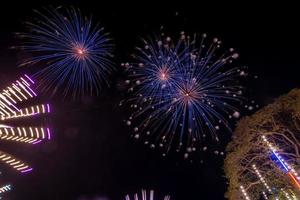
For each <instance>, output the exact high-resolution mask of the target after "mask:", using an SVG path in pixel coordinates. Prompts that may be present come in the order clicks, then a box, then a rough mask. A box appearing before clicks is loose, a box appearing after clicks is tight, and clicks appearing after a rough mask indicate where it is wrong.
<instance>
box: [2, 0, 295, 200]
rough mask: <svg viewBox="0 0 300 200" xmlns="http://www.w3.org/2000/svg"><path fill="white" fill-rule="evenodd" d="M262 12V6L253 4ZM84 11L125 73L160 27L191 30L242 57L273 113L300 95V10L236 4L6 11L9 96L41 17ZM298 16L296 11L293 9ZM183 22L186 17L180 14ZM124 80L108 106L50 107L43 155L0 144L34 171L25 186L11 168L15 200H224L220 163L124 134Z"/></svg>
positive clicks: (91, 4)
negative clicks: (142, 42) (132, 196)
mask: <svg viewBox="0 0 300 200" xmlns="http://www.w3.org/2000/svg"><path fill="white" fill-rule="evenodd" d="M251 2H253V1H251ZM49 5H53V6H58V5H63V6H74V7H79V8H80V9H81V10H82V12H83V13H84V14H85V15H89V14H92V15H93V18H94V21H99V22H100V24H101V25H103V26H104V27H105V28H106V30H107V31H109V32H110V33H111V36H112V37H113V38H114V40H115V43H116V66H117V67H118V66H119V64H120V63H121V62H125V61H127V60H128V59H129V58H130V54H131V53H132V52H133V51H134V46H135V45H136V44H137V43H138V41H139V38H140V37H143V36H145V35H148V34H153V33H158V32H159V28H160V26H164V27H165V28H166V30H167V31H168V32H171V33H173V34H174V35H176V34H177V33H179V32H180V31H182V30H184V31H186V32H188V33H191V32H200V33H203V32H206V33H208V34H209V35H210V36H216V37H219V38H221V39H222V40H223V43H224V45H225V47H228V48H229V47H234V48H235V49H237V50H238V52H239V53H240V59H239V63H240V64H241V65H246V66H248V67H249V70H250V72H251V73H252V74H255V75H258V79H257V80H256V81H253V80H251V81H250V82H249V83H247V86H248V89H249V91H250V93H251V94H252V96H251V98H252V99H255V100H256V101H257V102H259V104H260V105H262V106H263V105H266V104H268V103H270V102H272V100H273V99H274V98H276V97H277V96H279V95H281V94H284V93H287V92H288V91H289V90H291V89H292V88H295V87H299V85H300V79H299V66H300V60H299V58H300V56H299V52H300V51H299V44H300V39H299V33H300V31H299V25H300V23H299V19H300V16H299V15H300V14H299V11H297V10H295V9H296V7H297V6H295V5H281V4H280V5H279V4H278V5H275V4H274V3H272V4H266V5H262V4H261V3H254V2H253V3H246V2H243V3H239V4H235V3H229V4H228V3H227V4H222V5H221V4H219V3H218V2H217V1H210V2H209V3H207V2H206V3H204V2H201V1H194V2H193V1H182V2H171V1H170V2H163V1H158V2H154V1H140V2H139V3H134V2H128V1H126V2H122V3H119V2H117V1H110V2H106V1H102V0H97V1H91V0H83V1H79V0H78V1H56V0H55V1H50V0H49V1H37V2H34V1H32V0H28V1H24V2H23V3H20V2H16V1H6V2H5V4H4V2H3V3H1V7H0V27H1V28H0V66H1V73H0V84H1V87H2V86H5V85H6V83H7V81H12V80H14V79H16V78H17V77H18V75H19V74H21V73H22V72H24V71H26V70H29V69H24V68H23V69H20V68H17V63H18V58H19V53H18V52H16V51H14V50H10V49H9V47H10V46H13V45H15V44H16V43H17V41H16V38H15V37H14V35H13V33H14V32H18V31H22V30H24V29H23V24H22V23H23V22H24V21H25V20H26V19H29V18H30V17H31V16H32V10H33V9H40V8H41V7H43V6H49ZM294 8H295V9H294ZM176 13H178V14H176ZM122 78H123V77H122V75H121V70H119V71H118V72H117V73H115V75H113V76H112V77H111V86H110V88H108V89H105V90H104V91H103V93H102V95H101V96H100V97H97V98H85V99H83V100H82V101H80V102H69V101H66V100H65V101H63V100H60V99H59V97H56V98H52V99H51V98H49V97H46V96H44V97H42V98H44V99H46V100H47V101H48V102H50V103H52V104H53V109H54V112H53V114H52V117H51V126H52V127H51V128H52V130H53V134H54V138H53V140H52V141H51V142H49V144H43V145H39V146H35V147H31V146H26V145H24V146H23V145H19V146H15V145H12V144H6V143H3V142H1V144H0V145H1V149H4V150H7V151H8V152H15V155H17V156H18V157H19V158H22V159H24V160H26V161H28V162H29V163H31V164H32V165H33V167H34V168H35V170H34V172H33V173H32V174H30V175H27V176H19V175H17V174H16V173H15V172H13V171H10V170H9V169H6V168H2V167H1V169H2V175H1V176H2V177H0V183H1V184H4V183H5V181H8V182H10V183H12V184H13V186H14V189H13V191H12V192H10V193H9V195H7V197H6V199H17V200H19V199H22V200H23V199H26V200H27V199H28V200H35V199H37V200H41V199H43V200H48V199H49V200H50V199H51V200H53V199H63V200H68V199H71V200H73V199H75V200H77V199H78V200H79V199H89V200H90V199H91V200H93V199H96V197H101V196H102V197H108V199H110V200H118V199H123V196H124V195H125V194H127V193H134V192H136V191H139V190H140V189H141V188H147V189H155V190H157V191H159V193H160V194H170V195H171V196H172V197H173V199H174V200H187V199H189V200H199V199H202V200H206V199H207V200H211V199H217V200H219V199H220V200H221V199H223V196H224V192H225V190H226V181H225V179H224V177H223V173H222V162H220V160H218V159H216V158H215V157H209V158H208V159H207V161H206V162H205V163H204V164H203V165H200V164H199V163H194V164H190V163H186V162H184V161H179V160H178V161H176V160H174V159H171V158H167V159H163V158H162V157H161V156H160V154H159V153H158V152H153V151H152V150H149V149H148V148H146V147H144V146H143V145H140V144H139V143H136V142H135V141H133V140H132V139H131V138H130V132H129V130H128V129H127V127H126V126H124V124H123V121H122V120H123V119H124V118H125V116H126V110H124V109H122V108H119V106H118V103H119V101H120V100H121V99H122V94H123V92H124V91H123V90H121V89H120V87H119V86H118V85H119V84H120V82H121V80H122Z"/></svg>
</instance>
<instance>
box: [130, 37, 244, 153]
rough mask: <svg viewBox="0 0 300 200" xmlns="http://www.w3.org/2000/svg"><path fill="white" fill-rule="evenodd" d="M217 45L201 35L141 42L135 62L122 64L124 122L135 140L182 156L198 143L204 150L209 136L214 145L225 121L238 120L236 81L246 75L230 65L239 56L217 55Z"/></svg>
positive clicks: (191, 150)
mask: <svg viewBox="0 0 300 200" xmlns="http://www.w3.org/2000/svg"><path fill="white" fill-rule="evenodd" d="M220 45H221V41H220V40H218V39H216V38H215V39H213V41H212V43H208V42H206V35H205V34H204V35H202V37H198V36H193V37H189V36H186V35H185V34H184V33H182V34H181V36H180V39H179V41H178V42H173V41H172V39H171V38H170V37H163V36H162V37H159V38H155V39H154V40H149V41H144V47H143V48H138V53H137V54H136V55H135V59H136V60H137V61H138V62H137V63H136V64H135V63H134V64H124V66H125V68H126V70H127V71H128V73H129V79H128V80H126V84H128V85H129V86H130V89H129V91H130V92H131V98H130V99H129V102H130V108H131V109H132V110H133V111H132V115H131V116H130V117H129V119H128V120H127V121H126V123H127V125H129V126H132V127H133V131H134V132H135V134H134V137H135V138H137V139H138V138H140V137H143V138H145V144H147V145H150V147H152V148H155V147H156V146H159V147H160V148H162V149H164V150H165V151H164V152H169V151H170V149H172V146H175V149H176V151H181V150H184V152H185V154H184V156H185V157H187V156H188V155H189V153H190V152H193V151H196V149H197V147H198V146H199V145H200V144H202V149H203V150H206V148H207V147H206V146H205V143H204V141H205V139H206V137H207V136H208V135H209V136H211V137H210V138H212V139H214V140H216V141H218V140H219V137H218V134H217V132H218V131H219V129H220V128H221V127H225V128H226V129H229V130H230V126H229V122H228V118H232V117H239V111H238V109H237V108H236V105H239V104H240V102H241V99H242V98H241V95H242V87H241V86H240V85H239V83H238V79H239V77H240V76H244V75H245V72H244V71H242V70H241V69H239V68H237V67H230V65H229V64H231V63H232V61H233V60H235V59H236V58H237V57H238V54H237V53H236V52H235V51H234V50H233V49H229V50H228V51H226V52H225V53H223V54H220V53H218V52H219V51H217V50H218V49H219V48H220ZM207 133H210V134H207ZM164 155H165V153H164Z"/></svg>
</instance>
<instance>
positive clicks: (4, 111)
mask: <svg viewBox="0 0 300 200" xmlns="http://www.w3.org/2000/svg"><path fill="white" fill-rule="evenodd" d="M33 85H34V81H33V80H32V79H31V78H30V77H28V76H27V75H24V76H23V77H21V78H20V79H19V80H17V81H15V82H14V83H13V84H11V85H10V86H8V87H6V88H5V89H4V90H3V91H2V92H1V93H0V140H2V141H9V142H14V143H27V144H37V143H40V142H42V141H44V140H50V130H49V128H46V127H40V126H27V125H26V126H23V125H24V122H26V121H29V120H30V119H34V121H38V118H37V117H38V116H39V115H44V114H47V113H49V112H50V106H49V104H40V105H33V106H28V103H29V102H30V100H31V99H34V98H35V97H36V96H37V94H36V93H35V92H34V90H33V89H32V86H33ZM0 162H2V163H3V164H5V165H7V166H9V167H11V168H12V169H14V170H16V171H18V172H21V173H26V172H30V171H31V170H32V168H31V167H30V166H29V165H28V164H26V163H25V162H23V161H21V160H19V159H17V158H15V157H14V156H12V155H10V154H8V153H5V152H3V151H0Z"/></svg>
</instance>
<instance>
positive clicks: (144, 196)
mask: <svg viewBox="0 0 300 200" xmlns="http://www.w3.org/2000/svg"><path fill="white" fill-rule="evenodd" d="M125 200H131V198H130V196H129V195H127V196H126V197H125ZM132 200H155V198H154V191H153V190H150V192H149V193H148V192H147V191H146V190H142V193H141V194H140V195H139V194H135V195H134V196H133V199H132ZM163 200H170V196H165V197H164V198H163Z"/></svg>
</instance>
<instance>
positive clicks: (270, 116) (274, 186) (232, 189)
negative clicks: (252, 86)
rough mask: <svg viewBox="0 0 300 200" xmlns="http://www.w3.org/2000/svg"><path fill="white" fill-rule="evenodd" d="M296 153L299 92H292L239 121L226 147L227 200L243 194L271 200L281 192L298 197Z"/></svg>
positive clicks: (299, 156)
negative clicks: (265, 197)
mask: <svg viewBox="0 0 300 200" xmlns="http://www.w3.org/2000/svg"><path fill="white" fill-rule="evenodd" d="M299 151H300V90H299V89H295V90H292V91H291V92H290V93H289V94H287V95H285V96H282V97H280V98H278V99H277V100H275V102H274V103H272V104H270V105H268V106H266V107H264V108H262V109H261V110H259V111H258V112H256V113H255V114H253V115H252V116H249V117H244V118H243V119H241V120H240V121H239V123H238V125H237V128H236V130H235V132H234V134H233V138H232V141H231V142H230V143H229V145H228V146H227V156H226V159H225V166H224V168H225V174H226V177H227V178H228V180H229V187H228V191H227V193H226V197H227V198H229V199H232V200H236V199H247V198H246V197H245V193H246V194H247V195H248V196H249V199H260V198H261V199H263V198H264V196H267V197H268V198H269V199H272V198H273V197H276V196H277V195H280V194H281V195H282V194H283V195H284V194H285V193H284V192H283V191H285V192H286V193H288V194H289V195H290V196H291V197H293V195H297V194H296V193H295V192H299V180H298V179H299V177H298V175H297V171H298V170H299V168H300V165H299V164H300V152H299ZM255 169H256V170H255ZM257 172H259V173H257ZM268 187H269V188H268ZM241 188H242V189H244V190H242V189H241ZM293 191H294V192H293ZM293 193H294V194H293ZM264 194H265V195H264ZM298 195H299V194H298Z"/></svg>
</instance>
